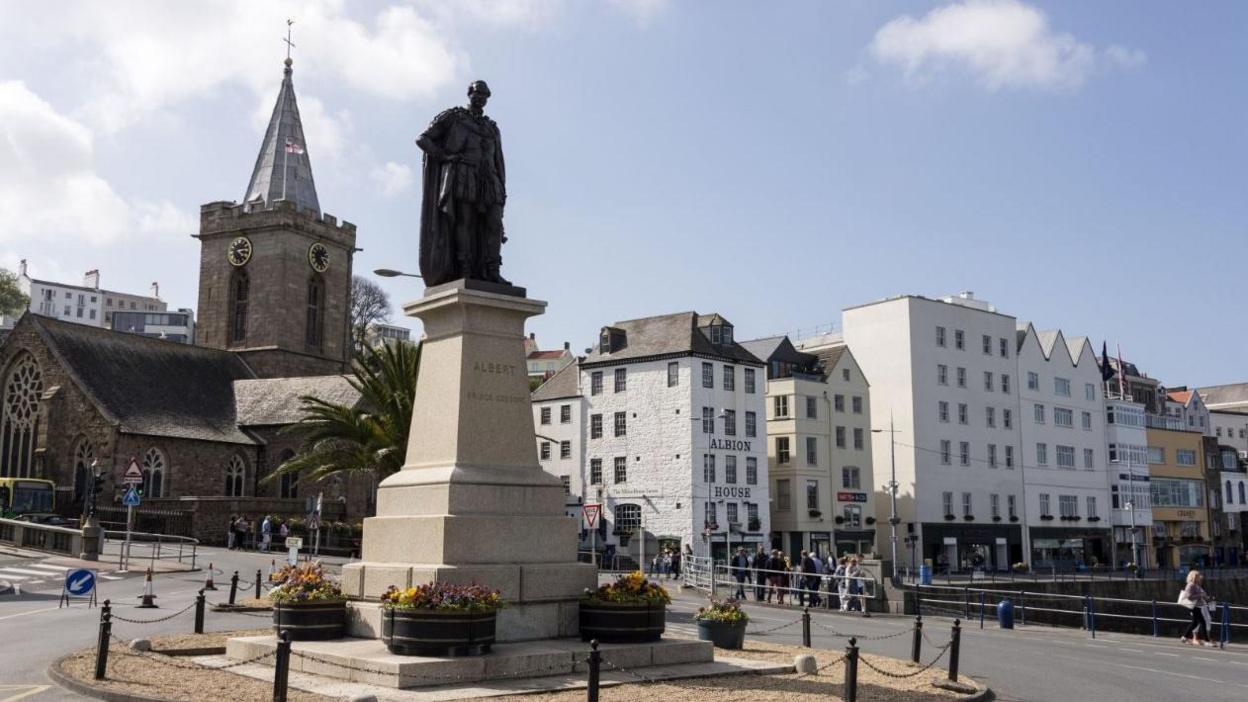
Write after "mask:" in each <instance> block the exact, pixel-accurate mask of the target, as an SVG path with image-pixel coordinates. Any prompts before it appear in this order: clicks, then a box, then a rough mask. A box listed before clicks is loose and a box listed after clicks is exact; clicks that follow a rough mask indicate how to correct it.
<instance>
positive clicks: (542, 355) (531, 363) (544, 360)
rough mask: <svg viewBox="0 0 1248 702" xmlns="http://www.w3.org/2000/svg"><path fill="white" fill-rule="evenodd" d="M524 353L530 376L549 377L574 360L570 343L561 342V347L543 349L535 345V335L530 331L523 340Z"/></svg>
mask: <svg viewBox="0 0 1248 702" xmlns="http://www.w3.org/2000/svg"><path fill="white" fill-rule="evenodd" d="M524 355H525V360H526V364H525V365H527V366H528V371H529V377H530V378H542V379H545V378H549V377H550V376H552V375H554V374H555V373H558V372H559V371H561V370H563V368H564V367H565V366H567V365H568V364H569V363H572V362H573V361H575V360H576V357H575V356H573V355H572V345H571V344H569V343H568V342H566V341H565V342H563V348H562V349H558V350H552V351H543V350H541V349H540V348H538V346H537V335H536V334H533V333H530V334H529V335H528V337H526V338H525V340H524Z"/></svg>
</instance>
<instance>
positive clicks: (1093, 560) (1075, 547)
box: [1031, 527, 1111, 571]
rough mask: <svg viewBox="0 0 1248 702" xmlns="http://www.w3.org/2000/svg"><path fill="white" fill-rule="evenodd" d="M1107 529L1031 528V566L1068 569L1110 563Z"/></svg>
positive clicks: (1040, 568) (1038, 568)
mask: <svg viewBox="0 0 1248 702" xmlns="http://www.w3.org/2000/svg"><path fill="white" fill-rule="evenodd" d="M1109 539H1110V531H1109V530H1108V529H1087V528H1082V529H1081V528H1071V527H1032V528H1031V567H1032V568H1035V569H1037V570H1041V571H1043V570H1045V569H1050V568H1056V569H1058V570H1063V571H1069V570H1078V569H1082V568H1091V567H1096V566H1101V565H1109V563H1110V558H1111V554H1110V543H1109Z"/></svg>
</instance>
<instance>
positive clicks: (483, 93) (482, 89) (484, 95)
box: [468, 80, 490, 109]
mask: <svg viewBox="0 0 1248 702" xmlns="http://www.w3.org/2000/svg"><path fill="white" fill-rule="evenodd" d="M489 99H490V86H488V85H486V84H485V81H483V80H474V81H472V83H470V84H469V85H468V104H470V105H472V106H473V107H475V108H477V109H482V108H484V107H485V103H486V102H487V101H488V100H489Z"/></svg>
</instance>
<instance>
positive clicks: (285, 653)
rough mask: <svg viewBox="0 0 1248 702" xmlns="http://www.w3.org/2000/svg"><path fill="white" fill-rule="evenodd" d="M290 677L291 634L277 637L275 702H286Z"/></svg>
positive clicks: (286, 632) (285, 633)
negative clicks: (287, 684)
mask: <svg viewBox="0 0 1248 702" xmlns="http://www.w3.org/2000/svg"><path fill="white" fill-rule="evenodd" d="M289 676H290V632H289V631H286V630H285V629H282V633H280V634H278V635H277V660H276V661H274V663H273V702H286V680H287V678H288V677H289Z"/></svg>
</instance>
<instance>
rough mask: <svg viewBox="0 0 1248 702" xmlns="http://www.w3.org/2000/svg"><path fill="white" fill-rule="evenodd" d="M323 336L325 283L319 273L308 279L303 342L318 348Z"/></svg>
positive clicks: (310, 346) (309, 346) (311, 347)
mask: <svg viewBox="0 0 1248 702" xmlns="http://www.w3.org/2000/svg"><path fill="white" fill-rule="evenodd" d="M324 337H325V283H324V282H323V281H322V280H321V277H320V276H319V275H314V276H312V277H311V278H309V279H308V308H307V323H306V325H305V330H304V344H305V345H306V346H307V347H308V348H310V349H317V350H319V349H320V348H321V346H322V344H323V343H324V342H323V339H324Z"/></svg>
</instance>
